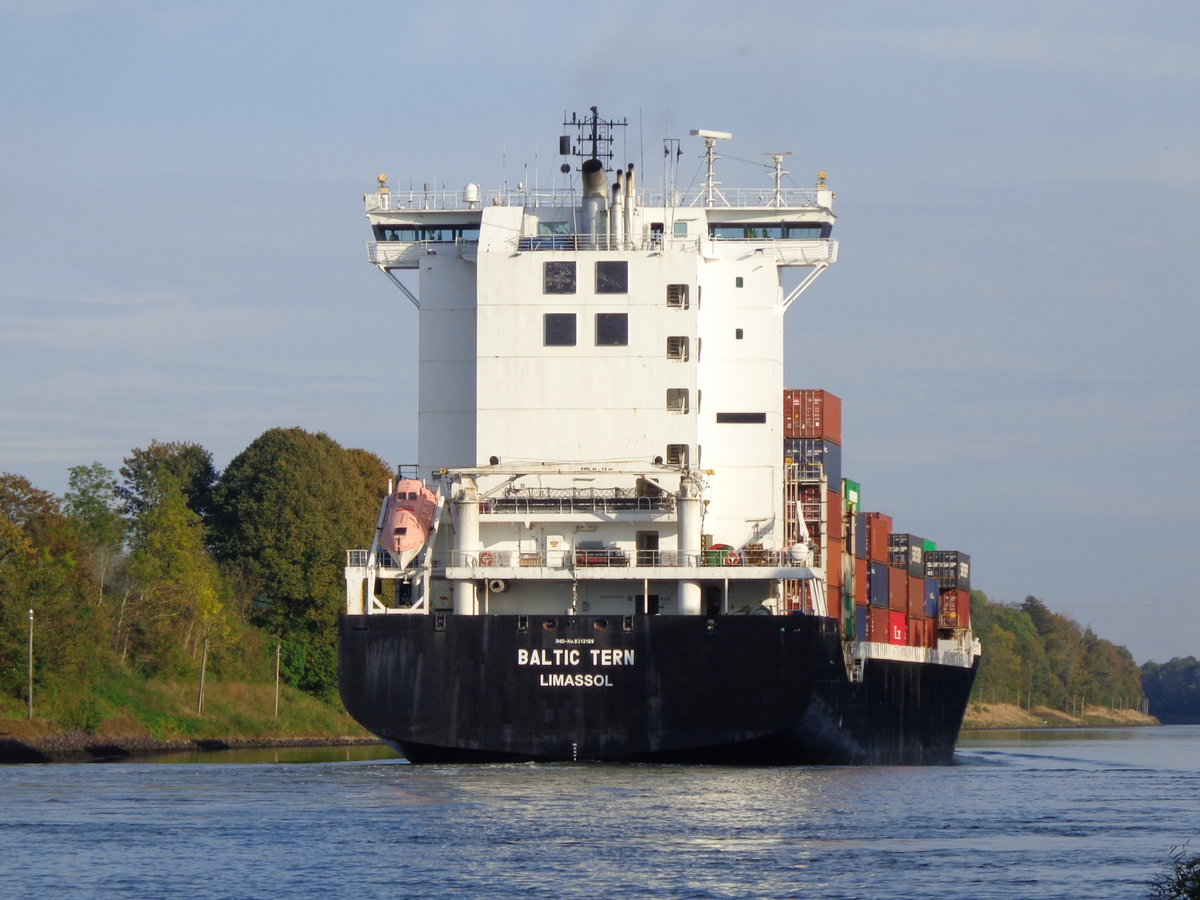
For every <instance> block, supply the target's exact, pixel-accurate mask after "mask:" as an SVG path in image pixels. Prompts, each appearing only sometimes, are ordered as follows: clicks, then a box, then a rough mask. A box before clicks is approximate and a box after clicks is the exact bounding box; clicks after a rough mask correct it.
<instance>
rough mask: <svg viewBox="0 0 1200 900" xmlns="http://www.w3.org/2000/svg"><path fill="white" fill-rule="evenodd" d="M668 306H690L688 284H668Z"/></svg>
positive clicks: (681, 307)
mask: <svg viewBox="0 0 1200 900" xmlns="http://www.w3.org/2000/svg"><path fill="white" fill-rule="evenodd" d="M667 306H669V307H671V308H672V309H687V308H688V286H687V285H686V284H668V285H667Z"/></svg>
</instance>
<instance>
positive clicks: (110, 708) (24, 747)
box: [0, 677, 370, 759]
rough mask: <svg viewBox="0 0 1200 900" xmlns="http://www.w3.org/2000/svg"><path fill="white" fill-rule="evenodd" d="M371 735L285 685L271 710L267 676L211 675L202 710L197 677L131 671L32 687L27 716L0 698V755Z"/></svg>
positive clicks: (336, 707)
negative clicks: (65, 686)
mask: <svg viewBox="0 0 1200 900" xmlns="http://www.w3.org/2000/svg"><path fill="white" fill-rule="evenodd" d="M369 739H370V736H369V735H368V734H367V732H366V731H364V730H363V729H362V728H361V727H360V726H359V725H358V724H357V723H356V722H354V720H353V719H351V718H350V717H349V716H348V715H347V714H346V712H345V710H344V709H342V707H341V704H340V703H334V704H330V703H323V702H321V701H320V700H317V699H315V698H314V697H311V696H309V695H308V694H305V693H303V692H301V691H297V690H294V689H292V688H288V687H286V686H285V687H283V688H282V690H281V692H280V698H279V716H278V717H276V715H275V688H274V685H272V684H248V683H245V682H219V681H216V682H210V683H209V684H207V685H206V686H205V691H204V711H203V712H202V713H201V712H198V711H197V685H196V684H183V683H179V682H170V681H160V680H149V681H147V680H142V679H138V678H134V677H129V678H125V679H115V680H112V681H108V682H105V683H104V684H101V685H94V686H88V687H87V688H86V689H81V687H79V686H76V687H75V688H74V689H72V690H69V691H59V692H54V691H51V692H47V696H45V697H44V698H41V699H39V697H38V696H37V695H36V694H35V697H34V717H33V719H32V720H30V719H28V718H27V710H26V708H25V706H24V705H23V704H21V703H19V702H18V701H14V700H12V699H11V698H5V699H3V700H0V758H3V757H5V756H7V757H8V758H20V759H33V758H36V757H37V756H42V757H45V758H49V759H53V758H60V757H65V756H69V755H72V754H78V753H84V754H87V753H92V754H93V755H94V754H95V752H96V750H97V749H98V748H105V749H108V750H112V751H114V752H117V753H121V752H145V751H152V750H155V749H160V748H162V749H167V748H177V747H184V746H254V745H268V744H291V743H320V742H326V743H336V742H342V741H346V740H354V741H365V740H369Z"/></svg>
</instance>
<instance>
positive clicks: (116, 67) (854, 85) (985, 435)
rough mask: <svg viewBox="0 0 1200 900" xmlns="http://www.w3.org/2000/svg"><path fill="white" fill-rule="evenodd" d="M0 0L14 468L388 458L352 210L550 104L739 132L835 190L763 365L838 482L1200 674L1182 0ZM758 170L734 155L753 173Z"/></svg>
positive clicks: (522, 162)
mask: <svg viewBox="0 0 1200 900" xmlns="http://www.w3.org/2000/svg"><path fill="white" fill-rule="evenodd" d="M598 9H600V11H599V12H597V13H593V14H591V15H585V14H583V13H581V12H579V11H577V8H576V6H575V5H570V6H567V5H565V4H558V5H550V4H535V3H511V2H510V3H504V2H491V3H475V2H460V3H456V4H442V5H439V6H438V7H437V8H436V9H435V8H434V7H433V6H432V5H427V4H420V5H418V4H393V5H391V6H380V5H378V4H365V3H358V2H349V3H346V2H343V3H338V4H331V3H310V4H283V3H277V2H270V0H267V2H258V3H253V4H246V3H239V4H234V3H226V2H209V3H205V4H203V5H195V4H183V3H177V2H172V0H167V2H160V3H156V4H153V5H151V4H144V3H133V2H119V0H110V2H106V3H94V2H57V3H55V2H37V3H34V2H13V0H7V2H6V0H0V68H2V70H3V84H4V87H3V88H2V89H0V115H2V117H3V118H2V120H3V122H4V128H3V132H2V133H3V139H2V140H0V209H2V210H3V213H4V215H3V216H2V217H0V273H2V276H3V277H2V278H0V377H2V378H3V383H4V386H5V390H4V391H3V392H2V393H0V426H2V427H0V470H3V471H10V472H17V473H20V474H23V475H26V476H27V477H29V478H30V479H31V480H32V481H33V482H34V483H35V484H36V485H38V486H39V487H42V488H45V489H47V490H53V491H55V492H61V491H62V490H64V489H65V487H66V471H67V468H68V467H70V466H72V465H75V464H79V463H87V462H90V461H92V460H99V461H101V462H102V463H104V464H105V465H108V466H110V467H111V468H114V469H115V468H117V467H119V465H120V463H121V460H122V458H123V457H124V456H126V455H127V454H128V453H129V451H130V450H131V449H132V448H135V447H144V446H146V445H147V444H149V442H150V441H151V440H154V439H157V440H163V441H166V440H189V441H196V442H198V443H200V444H202V445H204V446H205V447H207V448H208V449H209V450H211V451H212V453H213V455H214V457H215V459H216V462H217V464H218V465H219V466H223V465H224V464H225V463H227V462H228V461H229V459H230V458H232V457H233V456H234V455H236V454H237V453H238V452H239V451H240V450H241V449H243V448H244V447H245V446H246V445H247V444H248V443H250V441H252V440H253V439H254V438H255V437H257V436H258V435H259V434H261V433H262V432H263V431H264V430H266V429H267V428H270V427H273V426H277V425H282V426H291V425H299V426H302V427H304V428H308V429H310V430H321V431H325V432H327V433H329V434H330V435H331V436H333V437H334V438H335V439H336V440H338V441H339V442H341V443H342V444H344V445H346V446H361V447H365V448H367V449H369V450H372V451H374V452H376V453H379V454H380V455H381V456H383V457H384V458H386V459H389V460H390V461H391V462H393V463H399V462H408V461H411V459H412V456H413V450H414V448H415V440H414V434H413V417H414V416H413V401H412V391H413V389H414V386H415V370H414V368H413V366H412V365H411V364H410V363H409V362H408V361H407V360H406V359H405V356H404V353H403V345H402V337H401V334H400V329H402V328H403V327H405V326H406V325H411V324H412V312H411V309H410V307H409V306H408V302H407V300H405V299H404V297H403V296H402V295H401V294H400V293H399V292H398V291H397V290H396V289H395V288H394V287H392V286H391V285H389V284H388V282H387V280H386V279H384V278H383V276H382V275H380V274H379V273H378V272H376V271H375V270H374V269H373V268H371V267H370V266H369V265H368V264H367V263H366V261H365V250H364V243H365V241H366V240H367V238H368V237H369V232H368V230H367V228H366V225H365V222H364V220H363V218H362V206H361V195H362V194H363V193H365V192H367V191H370V190H372V189H373V187H374V179H375V175H376V174H377V173H379V172H387V173H389V175H390V176H391V178H392V183H393V185H395V186H397V187H399V188H402V187H405V186H407V185H408V184H410V183H413V184H417V185H420V184H422V183H426V182H428V183H433V184H437V185H439V186H440V185H441V184H443V183H444V184H445V185H446V186H447V187H450V188H458V187H461V186H462V185H463V184H465V183H466V182H468V181H475V182H478V183H480V184H482V185H483V186H485V187H495V186H499V185H500V184H501V183H502V182H503V181H504V180H505V179H507V180H508V181H509V182H510V183H512V182H516V181H526V182H532V181H535V180H536V181H539V182H541V183H543V184H544V183H547V182H548V181H549V179H550V178H551V176H552V172H553V169H554V168H555V167H556V165H557V163H558V160H557V158H556V157H555V150H556V140H557V134H558V132H559V130H560V128H559V123H560V121H561V120H560V118H559V117H560V116H561V115H562V113H563V112H564V111H571V110H579V111H582V110H584V109H586V108H587V107H588V106H591V105H598V106H599V107H600V109H601V111H602V112H603V113H608V114H611V115H613V116H624V117H627V118H628V119H629V121H630V123H631V125H630V127H629V128H628V129H627V132H628V139H627V145H626V146H625V147H621V148H620V150H619V152H624V153H625V154H626V155H627V156H628V157H629V158H630V159H631V160H632V161H635V162H640V161H641V159H642V157H643V154H645V158H646V159H647V160H649V162H648V163H647V165H645V166H644V167H643V181H642V183H643V184H644V185H647V186H658V184H659V183H660V182H661V176H660V173H659V172H657V171H656V167H657V159H658V156H657V154H658V153H659V150H658V148H659V146H660V140H661V139H662V138H663V137H681V138H684V146H685V149H686V151H687V153H688V156H687V157H686V158H685V160H684V163H683V164H682V165H681V167H680V176H681V181H684V182H686V181H687V180H688V179H689V178H690V177H692V175H693V174H694V169H693V168H692V167H698V166H699V162H698V160H696V159H695V156H696V155H698V154H699V152H700V149H701V148H700V147H699V146H697V145H696V144H695V142H694V141H692V142H689V141H688V138H687V132H688V130H689V129H692V128H712V129H718V130H727V131H731V132H733V133H734V140H733V141H732V142H730V143H728V144H725V145H723V146H722V149H723V151H724V152H725V153H726V154H727V156H728V157H730V158H729V159H727V160H724V161H723V162H722V163H721V169H720V177H721V179H722V180H723V181H724V182H725V183H726V184H728V185H731V186H757V185H760V184H767V183H768V179H767V178H766V176H765V175H764V174H763V170H762V169H761V168H759V167H758V166H757V164H758V163H760V162H761V161H763V160H764V159H765V158H764V157H762V156H761V154H762V153H763V152H765V151H777V150H792V151H794V155H793V156H791V157H789V158H788V168H789V170H790V171H791V172H792V176H791V178H792V181H793V182H794V183H797V184H801V185H807V184H811V183H812V182H813V181H814V179H815V173H816V172H817V170H818V169H822V168H823V169H826V170H828V172H829V180H830V184H831V186H832V187H833V188H834V189H835V190H836V191H837V194H838V200H837V210H838V213H839V216H840V219H839V225H838V235H837V236H838V237H839V238H840V240H841V242H842V243H841V261H840V262H839V263H838V264H837V266H835V267H834V268H833V269H832V270H831V271H830V272H828V273H827V274H826V275H825V276H823V277H822V278H821V279H820V280H818V281H817V283H816V284H815V285H814V286H813V287H812V288H811V289H810V290H809V291H808V292H807V293H806V294H805V295H804V296H803V297H802V299H801V301H800V302H798V303H797V304H796V305H795V306H794V307H793V311H792V312H791V313H790V318H789V322H788V348H789V354H790V355H789V363H788V380H789V382H790V384H791V385H792V386H795V387H809V386H812V387H825V388H827V389H829V390H832V391H833V392H834V393H837V394H839V395H840V396H841V397H842V398H843V403H844V409H845V416H844V418H845V423H844V431H845V438H844V468H845V472H846V474H847V475H848V476H849V477H852V478H855V480H858V481H861V482H862V484H863V498H864V502H865V505H866V506H867V507H868V508H872V509H878V510H881V511H884V512H887V513H889V514H891V515H893V516H894V517H895V519H896V525H897V529H898V530H901V531H910V532H913V533H916V534H919V535H921V536H923V537H928V538H931V539H933V540H936V541H938V542H939V544H940V545H941V546H943V547H957V548H959V549H962V550H965V551H967V552H969V553H971V555H972V558H973V561H974V566H975V572H974V580H975V585H976V587H978V588H980V589H982V590H984V591H985V592H986V593H988V595H989V596H990V597H992V598H993V599H997V600H1005V601H1020V600H1021V599H1023V598H1024V597H1025V595H1026V594H1035V595H1037V596H1039V597H1041V598H1042V599H1044V600H1045V601H1046V602H1047V603H1048V604H1049V605H1050V607H1051V608H1052V609H1055V610H1057V611H1061V612H1065V613H1068V614H1070V615H1072V616H1073V617H1075V618H1076V619H1077V620H1078V621H1080V622H1082V623H1084V624H1088V625H1091V626H1092V627H1093V628H1094V629H1095V630H1096V631H1097V632H1098V633H1099V634H1100V635H1102V636H1103V637H1107V638H1109V639H1112V640H1114V641H1116V642H1118V643H1123V644H1125V645H1126V646H1128V647H1129V648H1130V649H1131V650H1132V651H1133V653H1134V655H1135V657H1136V658H1137V659H1138V660H1139V661H1145V660H1147V659H1157V660H1165V659H1169V658H1170V657H1172V656H1177V655H1188V654H1200V596H1197V589H1196V584H1197V580H1196V577H1195V571H1196V562H1197V551H1196V547H1197V545H1198V544H1200V475H1198V474H1197V465H1196V463H1197V451H1196V445H1197V441H1198V440H1200V433H1198V432H1200V387H1198V385H1200V362H1198V361H1197V351H1196V348H1197V343H1198V341H1197V338H1198V337H1200V327H1198V326H1200V312H1198V310H1197V293H1198V292H1197V281H1198V279H1197V277H1196V275H1195V274H1194V266H1193V264H1192V261H1191V259H1190V253H1191V252H1193V248H1194V247H1195V245H1196V243H1197V238H1198V237H1200V227H1198V226H1197V214H1196V212H1195V210H1196V209H1197V207H1200V166H1198V165H1197V160H1198V159H1200V137H1198V132H1200V117H1198V116H1197V114H1196V111H1197V110H1198V109H1200V6H1198V5H1196V4H1191V3H1185V2H1153V0H1152V2H1147V3H1141V4H1137V5H1135V6H1133V5H1129V4H1122V3H1116V2H1109V0H1089V2H1025V0H1016V2H1006V3H983V2H961V0H959V2H938V0H934V2H929V3H925V4H921V5H920V6H919V7H917V6H914V5H913V4H908V3H884V2H861V3H854V4H825V3H812V2H804V0H800V2H786V3H785V2H762V3H753V2H752V3H742V4H727V3H703V2H690V3H680V2H674V0H664V2H658V3H654V4H643V3H632V2H626V0H618V2H610V3H606V4H604V5H603V7H602V8H600V7H598ZM743 160H745V161H748V162H742V161H743Z"/></svg>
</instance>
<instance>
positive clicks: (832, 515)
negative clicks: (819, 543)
mask: <svg viewBox="0 0 1200 900" xmlns="http://www.w3.org/2000/svg"><path fill="white" fill-rule="evenodd" d="M825 515H826V517H827V518H826V521H827V524H828V528H829V536H830V537H831V538H834V539H835V540H839V541H840V540H844V539H845V528H846V523H845V521H844V520H843V519H842V498H841V497H840V496H839V495H838V494H835V493H834V492H833V491H829V492H828V493H827V494H826V495H825Z"/></svg>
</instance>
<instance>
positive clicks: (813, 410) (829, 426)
mask: <svg viewBox="0 0 1200 900" xmlns="http://www.w3.org/2000/svg"><path fill="white" fill-rule="evenodd" d="M783 436H784V437H789V438H820V439H821V440H826V441H833V442H834V443H835V444H840V443H841V442H842V401H841V398H840V397H835V396H834V395H833V394H831V393H829V391H820V390H813V389H804V390H789V391H784V392H783ZM839 487H840V485H839Z"/></svg>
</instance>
